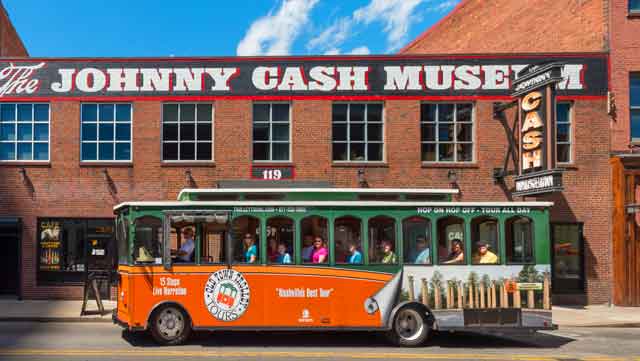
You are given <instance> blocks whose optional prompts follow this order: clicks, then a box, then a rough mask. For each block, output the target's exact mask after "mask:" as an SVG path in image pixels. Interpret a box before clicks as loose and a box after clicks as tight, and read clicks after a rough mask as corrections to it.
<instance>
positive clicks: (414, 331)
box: [396, 309, 424, 341]
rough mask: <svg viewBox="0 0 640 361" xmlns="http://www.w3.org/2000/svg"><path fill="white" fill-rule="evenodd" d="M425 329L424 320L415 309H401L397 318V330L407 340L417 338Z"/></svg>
mask: <svg viewBox="0 0 640 361" xmlns="http://www.w3.org/2000/svg"><path fill="white" fill-rule="evenodd" d="M423 330H424V320H423V319H422V316H421V315H420V314H419V313H418V312H417V311H415V310H412V309H406V310H401V311H400V313H399V314H398V316H397V318H396V332H397V333H398V336H400V337H402V338H403V339H405V340H409V341H410V340H415V339H416V338H418V337H420V335H421V334H422V332H423Z"/></svg>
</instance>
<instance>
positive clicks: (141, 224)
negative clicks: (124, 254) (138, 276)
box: [132, 216, 162, 264]
mask: <svg viewBox="0 0 640 361" xmlns="http://www.w3.org/2000/svg"><path fill="white" fill-rule="evenodd" d="M132 255H133V261H134V263H153V264H162V220H160V218H156V217H152V216H143V217H140V218H138V219H136V220H135V239H134V241H133V250H132Z"/></svg>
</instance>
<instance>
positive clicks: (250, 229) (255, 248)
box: [232, 216, 260, 263]
mask: <svg viewBox="0 0 640 361" xmlns="http://www.w3.org/2000/svg"><path fill="white" fill-rule="evenodd" d="M232 227H233V246H234V247H233V255H234V256H233V259H234V260H235V261H236V262H240V263H259V262H260V220H259V219H258V218H256V217H251V216H242V217H238V218H236V219H234V220H233V224H232Z"/></svg>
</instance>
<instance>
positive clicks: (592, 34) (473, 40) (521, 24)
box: [400, 0, 608, 54]
mask: <svg viewBox="0 0 640 361" xmlns="http://www.w3.org/2000/svg"><path fill="white" fill-rule="evenodd" d="M607 2H608V0H537V1H513V0H491V1H487V0H462V1H461V3H460V4H459V5H458V6H457V7H456V8H455V10H453V11H452V12H451V13H450V14H449V16H448V17H446V18H445V19H444V20H443V21H442V22H440V23H439V24H438V25H436V26H434V27H432V28H431V29H429V30H427V31H426V32H425V33H424V34H423V35H421V36H419V37H418V38H417V39H416V40H415V41H414V42H412V43H410V44H409V45H408V46H407V47H405V48H404V49H402V50H401V51H400V53H407V54H448V53H449V54H470V53H542V52H588V51H595V52H597V51H603V50H606V36H607V28H606V22H607V15H606V14H607V12H606V9H607V8H606V6H607V5H606V3H607Z"/></svg>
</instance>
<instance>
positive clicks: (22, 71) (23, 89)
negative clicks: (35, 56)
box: [0, 63, 45, 97]
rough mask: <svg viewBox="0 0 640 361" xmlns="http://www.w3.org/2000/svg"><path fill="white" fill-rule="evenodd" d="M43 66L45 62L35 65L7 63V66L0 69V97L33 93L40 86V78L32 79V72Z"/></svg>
mask: <svg viewBox="0 0 640 361" xmlns="http://www.w3.org/2000/svg"><path fill="white" fill-rule="evenodd" d="M44 66H45V63H40V64H36V65H15V64H13V63H9V66H6V67H5V68H4V69H2V70H0V97H2V96H4V95H20V94H33V93H35V92H36V91H37V90H38V88H40V80H39V79H33V74H35V72H36V70H38V69H41V68H43V67H44Z"/></svg>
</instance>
